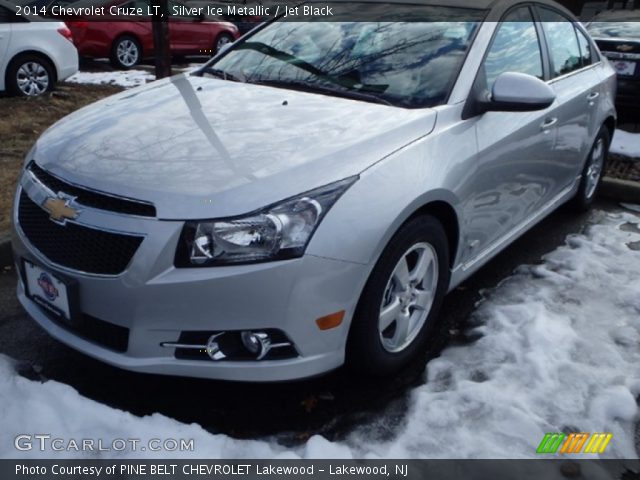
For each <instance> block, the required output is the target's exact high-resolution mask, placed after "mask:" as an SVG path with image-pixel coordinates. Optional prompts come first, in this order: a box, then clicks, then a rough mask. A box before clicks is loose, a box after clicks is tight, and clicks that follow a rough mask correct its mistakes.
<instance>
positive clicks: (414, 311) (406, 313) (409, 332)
mask: <svg viewBox="0 0 640 480" xmlns="http://www.w3.org/2000/svg"><path fill="white" fill-rule="evenodd" d="M438 272H439V270H438V256H437V254H436V251H435V249H434V248H433V246H431V245H430V244H428V243H425V242H422V243H417V244H415V245H413V246H412V247H411V248H409V249H408V250H407V251H406V252H405V253H404V254H403V255H402V257H401V258H400V260H399V261H398V263H397V264H396V267H395V268H394V270H393V272H392V273H391V276H390V278H389V280H388V282H387V286H386V288H385V291H384V294H383V297H382V303H381V305H380V314H379V317H378V333H379V336H380V341H381V343H382V346H383V348H384V349H385V350H386V351H387V352H390V353H397V352H401V351H402V350H404V349H405V348H407V347H408V346H409V345H410V344H411V343H412V342H413V340H415V338H416V337H417V336H418V334H419V333H420V330H421V329H422V327H423V326H424V324H425V322H426V320H427V317H428V316H429V312H430V310H431V306H432V304H433V301H434V298H435V295H436V289H437V286H438Z"/></svg>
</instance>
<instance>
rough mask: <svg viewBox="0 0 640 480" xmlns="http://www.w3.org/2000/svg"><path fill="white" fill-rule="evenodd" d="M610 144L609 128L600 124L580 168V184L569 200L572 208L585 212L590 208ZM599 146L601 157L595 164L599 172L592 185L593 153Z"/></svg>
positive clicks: (605, 165) (601, 175)
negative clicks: (597, 164)
mask: <svg viewBox="0 0 640 480" xmlns="http://www.w3.org/2000/svg"><path fill="white" fill-rule="evenodd" d="M610 145H611V135H610V134H609V129H608V128H607V127H605V126H602V128H601V129H600V131H599V132H598V135H597V136H596V139H595V140H594V142H593V146H592V147H591V150H589V155H588V156H587V160H586V161H585V164H584V168H583V169H582V176H581V178H580V186H579V187H578V191H577V192H576V195H575V197H573V199H572V200H571V207H572V208H573V209H574V210H576V211H578V212H586V211H587V210H589V208H591V205H592V204H593V201H594V199H595V198H596V196H597V195H598V190H599V189H600V184H601V183H602V177H603V176H604V171H605V169H606V167H607V158H608V156H609V146H610ZM599 146H600V147H599ZM599 148H602V159H601V163H600V165H599V167H598V166H596V168H599V172H598V178H597V179H596V180H595V186H594V178H593V172H594V170H593V168H594V162H596V159H595V157H594V155H595V154H596V153H597V152H598V149H599Z"/></svg>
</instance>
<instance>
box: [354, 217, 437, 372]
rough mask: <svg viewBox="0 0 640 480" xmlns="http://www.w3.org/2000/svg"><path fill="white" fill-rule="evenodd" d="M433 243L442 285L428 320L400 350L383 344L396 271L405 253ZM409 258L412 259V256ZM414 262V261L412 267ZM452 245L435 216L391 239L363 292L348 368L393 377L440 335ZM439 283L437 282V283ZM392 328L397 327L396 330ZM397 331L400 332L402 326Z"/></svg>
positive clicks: (410, 223) (416, 221)
mask: <svg viewBox="0 0 640 480" xmlns="http://www.w3.org/2000/svg"><path fill="white" fill-rule="evenodd" d="M424 244H428V245H429V246H431V247H432V249H431V250H430V251H431V253H432V254H433V253H435V258H437V269H436V268H435V267H434V268H433V269H434V270H437V273H438V276H437V286H436V288H435V294H434V295H433V302H432V303H431V307H430V309H428V310H425V311H428V314H427V316H426V320H425V321H424V324H422V326H421V327H420V329H419V330H416V331H417V332H418V333H417V334H416V336H415V337H414V338H413V340H411V343H409V344H408V345H407V346H406V347H404V348H403V349H402V350H400V351H393V352H392V351H390V350H389V348H388V346H385V345H383V341H385V339H384V338H383V337H384V335H385V331H386V330H385V331H382V332H381V328H380V327H379V321H380V318H381V309H382V308H383V307H384V304H383V301H386V298H385V297H386V296H387V295H388V293H389V289H390V286H391V285H392V282H393V280H392V277H393V274H394V270H395V269H396V266H397V265H398V264H399V262H400V260H401V259H402V258H403V257H405V254H406V253H407V252H408V251H410V250H411V249H412V248H414V247H415V246H418V245H424ZM406 258H408V257H406ZM407 263H409V262H407ZM449 278H450V270H449V246H448V241H447V235H446V232H445V230H444V228H443V226H442V224H441V223H440V222H439V221H438V220H437V219H436V218H434V217H432V216H430V215H424V216H420V217H416V218H414V219H412V220H410V221H408V222H407V223H406V224H405V225H403V226H402V227H401V228H400V230H399V231H398V232H397V233H396V234H395V235H394V237H393V238H392V239H391V241H390V242H389V244H388V245H387V247H386V248H385V250H384V252H383V253H382V255H381V257H380V259H379V260H378V263H377V264H376V266H375V267H374V269H373V271H372V272H371V275H370V277H369V280H368V281H367V284H366V286H365V288H364V290H363V292H362V295H361V297H360V301H359V302H358V307H357V309H356V313H355V315H354V319H353V322H352V325H351V329H350V332H349V339H348V341H347V352H346V353H347V358H346V364H347V368H349V369H350V370H351V371H352V372H356V373H358V374H360V375H365V376H367V377H379V376H388V375H391V374H393V373H395V372H397V371H398V370H400V369H401V368H402V367H403V366H405V365H406V364H407V363H409V362H410V361H411V360H412V359H413V358H414V357H415V356H416V355H417V354H418V353H419V352H420V351H422V350H424V348H425V346H426V344H427V342H429V340H430V339H433V336H434V334H435V332H437V330H438V329H437V328H436V327H437V323H438V322H437V319H438V312H439V310H440V306H441V305H442V300H443V298H444V296H445V294H446V290H447V287H448V285H449ZM434 282H435V280H434ZM389 328H394V327H393V326H391V327H389ZM395 328H398V327H397V325H396V326H395Z"/></svg>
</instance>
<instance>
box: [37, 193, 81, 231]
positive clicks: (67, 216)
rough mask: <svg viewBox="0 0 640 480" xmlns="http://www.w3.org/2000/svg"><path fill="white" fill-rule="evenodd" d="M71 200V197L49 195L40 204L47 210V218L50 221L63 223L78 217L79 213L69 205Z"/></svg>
mask: <svg viewBox="0 0 640 480" xmlns="http://www.w3.org/2000/svg"><path fill="white" fill-rule="evenodd" d="M71 201H73V198H60V197H49V198H47V199H46V200H45V202H44V203H43V204H42V206H43V207H44V209H45V210H46V211H47V212H49V218H50V219H51V220H52V221H54V222H56V223H58V224H60V225H64V224H65V223H66V222H67V220H75V219H76V218H78V214H79V213H80V212H79V211H78V210H76V209H75V208H73V207H71V206H70V205H69V204H70V203H71Z"/></svg>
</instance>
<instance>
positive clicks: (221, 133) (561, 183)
mask: <svg viewBox="0 0 640 480" xmlns="http://www.w3.org/2000/svg"><path fill="white" fill-rule="evenodd" d="M458 3H459V5H458V7H456V8H451V7H434V6H428V5H427V6H425V4H424V3H422V4H421V5H402V7H403V8H405V9H408V10H409V11H410V12H411V14H412V17H411V18H412V20H414V21H410V22H406V23H401V22H384V23H377V22H325V23H322V22H313V21H310V22H302V23H291V22H278V21H277V22H272V23H269V24H267V25H265V26H262V27H261V28H259V29H257V31H254V32H252V33H251V34H249V35H248V36H245V37H244V38H243V39H241V40H239V41H238V42H236V43H235V44H234V45H233V46H232V47H231V48H229V49H228V50H227V51H225V52H224V53H222V54H221V55H218V56H217V57H216V58H214V59H213V60H212V61H211V62H209V63H208V64H207V65H205V66H204V67H202V68H200V69H198V70H197V71H194V72H192V73H190V74H183V75H178V76H175V77H173V78H170V79H167V80H162V81H158V82H154V83H152V84H150V85H147V86H145V87H142V88H138V89H135V90H130V91H126V92H123V93H121V94H118V95H116V96H113V97H111V98H108V99H105V100H103V101H101V102H99V103H97V104H95V105H92V106H89V107H87V108H84V109H82V110H79V111H78V112H76V113H74V114H72V115H70V116H69V117H67V118H66V119H64V120H62V121H61V122H59V123H58V124H56V125H55V126H53V127H52V128H51V129H49V130H48V131H47V132H46V133H45V134H44V135H43V136H42V137H41V138H40V140H39V141H38V142H37V143H36V145H35V146H34V148H33V150H32V151H31V152H30V153H29V154H28V156H27V158H26V161H25V168H24V172H23V174H22V177H21V180H20V184H19V187H18V191H17V196H16V201H15V213H14V224H15V241H14V251H15V258H16V264H17V266H18V268H19V270H20V281H19V286H18V296H19V298H20V301H21V302H22V304H23V305H24V307H25V309H26V310H27V311H28V313H29V314H30V315H31V316H32V317H33V318H34V319H35V320H36V321H37V322H38V323H39V324H40V325H41V326H42V327H43V328H44V329H46V330H47V331H48V332H49V333H50V334H51V335H53V336H54V337H56V338H57V339H59V340H60V341H62V342H64V343H66V344H68V345H70V346H72V347H73V348H76V349H78V350H80V351H82V352H85V353H86V354H88V355H91V356H93V357H96V358H98V359H101V360H103V361H105V362H108V363H110V364H112V365H116V366H119V367H122V368H126V369H130V370H135V371H140V372H153V373H162V374H172V375H186V376H196V377H207V378H219V379H233V380H245V381H276V380H287V379H295V378H302V377H308V376H311V375H316V374H320V373H322V372H326V371H329V370H331V369H335V368H337V367H339V366H341V365H342V364H343V363H345V362H346V363H348V364H350V365H351V366H353V367H354V368H359V369H360V371H364V372H366V373H370V374H388V373H391V372H394V371H396V370H397V369H399V368H400V367H401V366H402V365H403V364H405V363H406V362H407V361H408V359H409V358H411V357H412V355H414V354H415V353H416V352H417V351H418V350H420V349H422V348H423V347H424V345H425V343H426V342H429V340H430V337H432V335H433V334H434V326H435V325H436V323H437V320H438V318H437V315H438V308H439V307H440V304H441V301H442V299H443V296H444V295H445V294H446V293H447V291H449V290H451V289H452V288H454V287H455V286H456V285H458V284H460V283H461V282H462V281H463V280H464V279H466V278H467V277H469V275H471V274H472V273H473V272H474V271H476V270H477V269H478V268H479V267H480V266H481V265H483V264H484V263H485V262H487V261H488V260H489V259H491V258H492V257H493V256H495V255H496V254H497V253H498V252H499V251H500V250H501V249H503V248H504V247H505V246H506V245H508V244H509V243H510V242H512V241H513V240H514V239H515V238H516V237H518V236H519V235H520V234H522V233H523V232H525V231H526V230H527V229H528V228H530V227H531V226H532V225H534V224H535V223H536V222H538V221H539V220H540V219H542V218H543V217H544V216H545V215H547V214H549V213H550V212H551V211H552V210H554V209H555V208H556V207H558V206H559V205H561V204H563V203H565V202H567V201H572V202H573V203H574V205H575V206H576V207H579V208H582V209H584V208H587V207H588V206H589V204H590V203H591V202H592V200H593V198H594V195H595V194H596V192H597V189H598V185H599V182H600V177H601V174H602V170H603V165H604V163H605V161H606V156H607V151H608V146H609V143H610V140H611V136H612V135H613V132H614V127H615V121H616V117H615V110H614V107H613V99H614V95H615V72H614V71H613V69H612V68H611V67H610V65H609V63H608V62H607V61H606V60H604V59H603V57H602V56H601V54H600V52H599V51H598V48H597V47H596V45H595V44H594V43H593V41H592V40H591V39H590V37H589V36H588V34H587V33H586V32H585V30H584V29H583V27H582V26H581V25H580V24H578V23H577V22H576V21H575V20H574V19H573V17H571V16H570V14H569V13H568V12H567V11H565V10H564V9H562V8H561V7H559V6H557V5H556V4H554V3H551V2H544V1H540V2H530V1H527V2H524V3H522V2H518V1H513V0H511V1H508V2H505V1H498V2H494V1H492V0H480V1H476V0H474V1H471V0H469V2H468V4H467V6H466V7H463V6H461V5H462V4H461V3H460V2H458ZM351 5H352V6H353V5H355V6H356V7H358V8H361V9H364V10H366V9H367V8H368V5H364V6H362V5H359V6H358V5H356V4H354V3H351ZM397 7H398V5H395V6H394V10H393V11H396V12H397V11H398V10H397ZM434 16H435V17H437V19H438V20H442V19H445V20H447V21H426V20H429V19H433V18H434ZM422 17H424V19H425V21H415V20H416V19H419V18H422Z"/></svg>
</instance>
